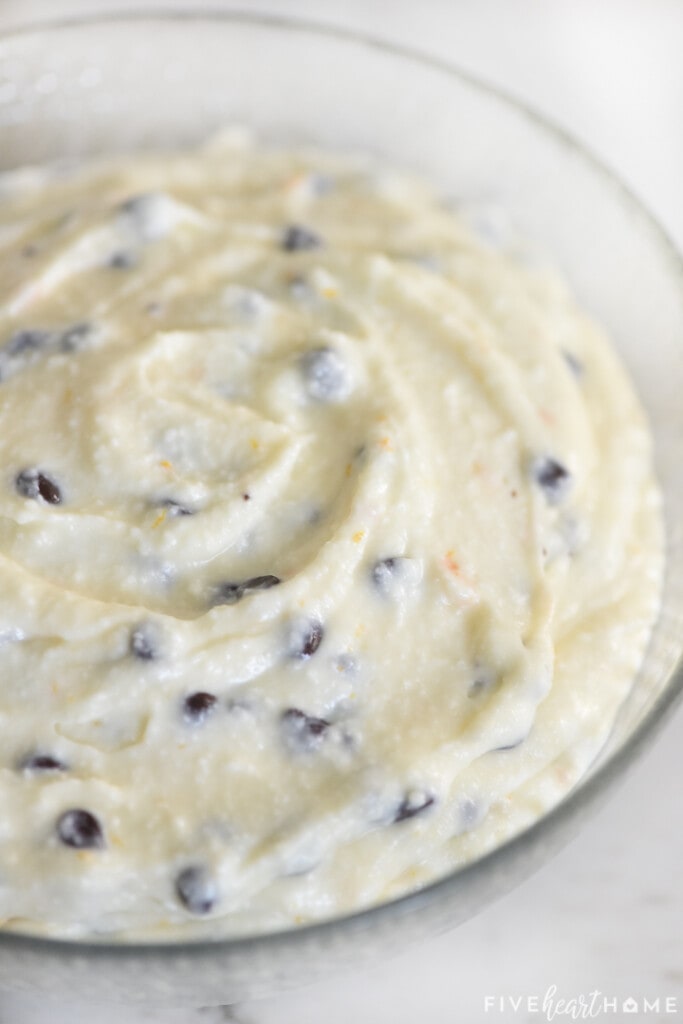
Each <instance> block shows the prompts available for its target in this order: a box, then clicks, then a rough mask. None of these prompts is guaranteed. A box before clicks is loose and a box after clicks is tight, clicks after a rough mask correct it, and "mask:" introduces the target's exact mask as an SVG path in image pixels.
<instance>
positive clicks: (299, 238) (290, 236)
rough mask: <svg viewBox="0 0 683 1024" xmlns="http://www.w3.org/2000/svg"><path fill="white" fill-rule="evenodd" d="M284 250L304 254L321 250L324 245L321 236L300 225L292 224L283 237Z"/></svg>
mask: <svg viewBox="0 0 683 1024" xmlns="http://www.w3.org/2000/svg"><path fill="white" fill-rule="evenodd" d="M281 244H282V248H283V249H284V250H285V252H304V251H306V250H310V249H319V248H320V247H321V245H322V244H323V240H322V238H321V237H320V235H318V234H316V232H315V231H311V229H310V228H305V227H302V226H301V225H300V224H290V225H289V227H288V228H286V229H285V232H284V234H283V236H282V243H281Z"/></svg>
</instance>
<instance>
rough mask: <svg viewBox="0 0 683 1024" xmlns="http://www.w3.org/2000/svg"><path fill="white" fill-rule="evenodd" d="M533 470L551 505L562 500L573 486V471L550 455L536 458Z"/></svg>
mask: <svg viewBox="0 0 683 1024" xmlns="http://www.w3.org/2000/svg"><path fill="white" fill-rule="evenodd" d="M532 472H533V475H534V479H535V480H536V483H537V484H539V486H540V487H541V488H542V489H543V491H544V493H545V496H546V498H547V500H548V501H549V502H550V504H551V505H556V504H558V502H560V501H562V499H563V498H564V497H565V496H566V494H567V492H568V491H569V489H570V487H571V484H572V477H571V473H570V472H569V470H568V469H566V468H565V467H564V466H563V465H562V463H561V462H558V461H557V459H551V458H550V457H549V456H540V457H539V458H537V459H534V460H533V463H532Z"/></svg>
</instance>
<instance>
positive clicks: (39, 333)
mask: <svg viewBox="0 0 683 1024" xmlns="http://www.w3.org/2000/svg"><path fill="white" fill-rule="evenodd" d="M51 337H52V335H51V334H50V332H49V331H43V330H38V329H29V330H21V331H16V333H15V334H13V335H12V337H11V338H10V339H9V341H8V342H7V344H6V345H5V352H6V353H7V355H9V356H19V355H25V353H27V352H38V351H39V350H40V349H42V348H45V346H46V345H47V344H48V342H49V341H50V339H51Z"/></svg>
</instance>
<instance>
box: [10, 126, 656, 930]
mask: <svg viewBox="0 0 683 1024" xmlns="http://www.w3.org/2000/svg"><path fill="white" fill-rule="evenodd" d="M0 248H1V251H2V268H3V272H2V274H1V275H0V806H1V807H2V814H1V815H0V923H1V924H2V926H3V927H4V928H6V929H14V930H23V931H29V932H38V933H42V934H48V935H55V936H65V937H96V936H108V937H110V938H121V939H122V940H126V939H128V940H130V939H140V938H144V939H166V938H168V939H176V938H180V937H184V936H185V937H186V936H195V935H196V936H199V935H203V936H221V935H237V934H245V933H259V932H264V931H272V930H278V929H283V928H289V927H292V926H293V925H300V924H305V923H308V922H311V921H315V920H319V919H323V918H329V917H333V916H338V915H342V914H345V913H348V912H351V911H354V910H358V909H360V908H364V907H368V906H370V905H373V904H377V903H378V902H381V901H386V900H389V899H392V898H394V897H397V896H399V895H401V894H403V893H405V892H407V891H409V890H412V889H415V888H418V887H421V886H423V885H425V884H426V883H428V882H430V881H432V880H434V879H436V878H438V877H439V876H442V875H444V874H445V873H447V872H449V871H452V870H454V869H456V868H458V867H459V866H462V865H463V864H466V863H467V862H470V861H472V860H474V859H475V858H478V857H481V856H482V855H483V854H485V853H486V852H488V851H490V850H491V849H493V848H494V847H496V846H498V845H500V844H501V843H503V842H504V841H505V840H507V839H508V838H509V837H511V836H512V835H513V834H515V833H518V832H519V831H520V830H522V829H524V828H525V827H527V826H529V825H530V824H531V823H533V822H534V821H535V820H537V819H538V818H539V817H540V816H542V815H543V814H544V813H545V812H547V811H548V810H549V808H551V807H552V806H553V805H555V804H556V803H557V802H558V801H559V800H560V799H561V798H562V796H563V795H564V794H566V793H567V792H568V791H569V790H570V789H571V787H572V786H574V785H575V783H576V782H577V780H579V779H580V777H581V776H582V774H584V773H585V772H586V770H587V768H588V767H589V765H590V763H591V761H592V760H593V759H594V758H595V756H596V755H597V753H598V752H599V750H600V748H601V745H603V744H604V742H605V740H606V738H607V736H608V733H609V731H610V728H611V727H612V725H613V723H614V720H615V716H616V714H617V712H618V709H619V706H620V704H621V703H622V702H623V700H624V698H625V697H626V695H627V694H628V692H629V689H630V687H631V685H632V683H633V680H634V677H635V675H636V673H637V672H638V668H639V665H640V663H641V660H642V658H643V655H644V651H645V647H646V644H647V640H648V636H649V632H650V630H651V627H652V624H653V622H654V619H655V617H656V614H657V609H658V600H659V591H660V579H661V574H662V566H663V533H662V525H661V513H660V498H659V492H658V489H657V486H656V484H655V481H654V477H653V469H652V460H651V439H650V435H649V432H648V426H647V424H646V421H645V417H644V414H643V411H642V409H641V406H640V404H639V401H638V399H637V398H636V395H635V392H634V388H633V386H632V385H631V383H630V382H629V380H628V378H627V375H626V372H625V371H624V369H623V367H622V365H621V364H620V362H619V359H618V358H617V356H616V355H615V353H614V351H613V350H612V348H611V347H610V344H609V343H608V341H607V340H606V339H605V337H604V336H603V334H602V333H601V331H600V330H599V329H598V328H597V327H596V326H595V325H594V324H593V323H592V322H591V321H590V319H588V318H587V317H586V315H584V313H582V312H581V310H580V309H579V308H577V306H576V304H575V302H574V300H573V299H572V297H571V296H570V295H569V294H568V292H567V290H566V288H565V286H564V285H563V284H562V282H561V281H560V280H559V279H558V278H557V277H556V276H555V275H553V273H552V272H549V271H546V270H543V269H540V268H538V267H536V268H533V267H532V266H529V265H527V266H525V265H523V261H520V260H519V259H513V258H512V257H511V256H510V255H509V254H508V253H507V252H506V251H503V250H501V249H500V248H495V247H493V246H492V245H490V244H488V243H487V242H486V241H485V240H483V239H482V238H480V237H478V236H477V235H476V233H475V232H473V231H471V230H470V229H469V228H467V227H466V226H465V223H464V221H463V220H462V219H460V218H459V217H458V215H457V214H456V212H454V210H453V204H451V205H450V206H448V205H444V204H442V203H441V202H440V201H438V200H437V198H436V197H435V196H434V195H433V194H432V193H431V191H430V190H429V188H428V187H427V186H425V185H423V184H421V183H419V182H416V181H414V180H412V179H410V178H408V177H406V176H403V175H401V174H397V173H394V172H391V171H388V170H385V169H381V168H378V167H376V166H374V165H373V164H371V163H370V162H369V161H366V160H363V159H360V158H342V157H338V156H334V155H330V154H326V153H322V152H315V151H312V150H311V151H304V150H301V151H279V150H269V149H266V148H261V147H259V146H255V145H253V144H251V143H249V142H248V141H245V140H244V139H242V138H241V137H238V136H227V137H225V138H224V139H223V140H222V141H220V140H219V141H216V142H214V143H212V144H209V145H207V146H205V147H204V148H202V149H198V150H195V151H187V152H178V153H171V154H168V153H166V154H163V155H134V156H128V157H117V158H111V159H106V160H100V161H98V162H94V163H92V164H85V165H82V166H74V167H55V168H54V169H52V170H47V171H45V170H30V169H26V170H22V171H19V172H13V173H11V174H8V175H5V176H4V177H3V178H2V179H1V181H0Z"/></svg>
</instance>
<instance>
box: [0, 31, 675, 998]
mask: <svg viewBox="0 0 683 1024" xmlns="http://www.w3.org/2000/svg"><path fill="white" fill-rule="evenodd" d="M226 124H248V125H251V126H253V128H254V129H255V130H256V133H257V134H258V135H259V136H261V137H262V138H263V139H265V140H268V141H275V142H283V143H301V142H315V143H317V144H322V145H324V146H328V147H332V148H335V149H338V150H342V151H344V150H360V151H365V152H368V153H371V154H375V155H376V156H378V157H380V158H381V159H382V160H384V161H386V162H388V163H390V164H392V165H395V166H397V167H401V168H404V169H406V170H408V171H413V172H417V173H418V174H420V175H423V176H424V177H425V178H427V179H429V180H431V182H432V183H433V184H434V185H435V186H436V188H437V189H438V190H439V191H440V192H441V193H442V194H443V195H444V196H446V197H449V198H455V199H457V200H459V201H461V202H465V203H466V204H467V205H468V206H469V207H470V208H478V207H479V208H487V207H489V206H490V205H491V204H493V205H494V206H495V207H496V208H501V209H503V210H504V211H505V212H506V214H508V215H509V217H510V218H511V221H512V223H514V225H515V226H516V228H517V229H518V231H519V233H520V235H521V236H523V237H525V238H526V239H528V240H529V241H530V243H531V244H532V245H533V247H534V248H535V249H536V250H538V251H539V252H542V253H544V254H545V255H547V257H548V258H549V259H550V261H551V262H552V263H553V264H555V265H556V266H557V267H558V268H559V269H560V271H561V272H562V273H563V274H564V275H565V276H566V277H567V279H568V280H569V281H570V283H571V285H572V287H573V289H574V291H575V293H576V295H577V296H578V298H579V300H580V302H581V303H582V304H583V305H584V306H585V307H586V308H587V309H588V310H590V311H591V312H592V313H593V315H594V316H595V317H596V318H597V319H598V320H599V321H600V322H601V323H602V324H603V325H604V326H605V327H606V328H607V329H608V331H609V332H610V333H611V335H612V337H613V338H614V340H615V342H616V344H617V346H618V348H619V350H620V352H621V355H622V357H623V359H624V361H625V363H626V364H627V366H628V367H629V369H630V371H631V374H632V376H633V379H634V380H635V383H636V386H637V388H638V390H639V392H640V395H641V398H642V400H643V402H644V404H645V406H646V408H647V410H648V413H649V416H650V421H651V424H652V429H653V431H654V436H655V448H656V463H657V472H658V474H659V479H660V481H661V484H662V487H663V490H664V494H665V514H666V523H667V543H668V557H667V566H668V570H667V578H666V584H665V592H664V600H663V607H662V612H661V615H660V617H659V621H658V623H657V626H656V629H655V632H654V635H653V638H652V642H651V644H650V648H649V652H648V655H647V658H646V661H645V664H644V666H643V669H642V671H641V673H640V675H639V677H638V679H637V681H636V684H635V686H634V688H633V692H632V694H631V696H630V698H629V700H628V702H627V704H626V705H625V707H624V708H623V711H622V713H621V715H620V718H619V721H618V722H617V724H616V726H615V729H614V731H613V734H612V736H611V738H610V741H609V743H608V745H607V747H606V748H605V750H604V751H603V753H602V755H601V756H600V758H599V760H598V762H597V763H596V765H595V766H594V768H593V770H592V771H591V773H590V775H589V777H587V778H586V779H584V780H583V781H582V782H581V783H580V784H579V785H578V786H577V787H576V788H575V789H574V791H573V792H572V793H570V794H569V795H568V796H567V797H566V798H565V799H564V801H563V802H562V803H561V804H560V805H558V806H557V807H556V808H555V809H554V810H553V811H552V812H551V813H549V814H547V815H546V816H545V817H544V818H542V819H541V820H540V821H538V822H537V823H536V824H535V825H533V826H532V827H531V828H529V829H527V830H526V831H525V832H523V833H522V834H520V835H518V836H517V837H516V838H514V839H512V840H511V841H509V842H507V843H505V845H503V846H501V847H499V848H498V849H497V850H495V851H494V852H493V853H490V854H488V855H487V856H485V857H482V858H481V859H479V860H478V861H476V862H474V863H471V864H469V865H467V866H466V867H464V868H461V869H460V870H458V871H455V872H453V873H452V874H450V875H448V876H447V877H445V878H443V879H440V880H438V881H436V882H434V883H433V884H431V885H428V886H427V887H425V888H423V889H422V890H420V891H419V892H415V893H411V894H409V895H407V896H404V897H403V898H401V899H397V900H394V901H393V902H390V903H386V904H383V905H381V906H379V907H376V908H373V909H370V910H366V911H363V912H359V913H356V914H353V915H351V916H348V917H344V918H341V919H336V920H331V921H327V922H324V923H322V924H316V925H313V926H308V927H301V928H297V929H295V930H290V931H286V932H281V933H277V934H270V935H257V936H254V937H249V938H239V939H235V940H227V941H226V940H219V941H215V942H206V941H201V942H195V943H188V942H183V943H173V944H170V943H169V944H167V945H158V944H157V945H150V944H147V945H139V944H138V945H132V944H128V945H122V944H118V945H114V944H112V943H106V942H99V941H97V942H92V943H84V942H68V941H57V940H53V939H42V938H33V937H29V936H19V935H15V934H11V933H8V932H0V988H1V987H4V988H5V989H8V988H14V989H23V990H32V991H42V992H45V993H50V994H51V995H52V996H55V997H63V998H66V997H71V998H73V997H74V996H77V997H78V998H80V999H100V1000H106V1001H109V1002H146V1003H156V1004H165V1003H166V1004H173V1005H175V1006H178V1005H182V1004H186V1005H197V1006H198V1005H209V1004H212V1003H226V1002H235V1001H238V1000H242V999H245V998H251V997H258V996H262V995H265V994H268V993H273V992H276V991H278V990H281V989H284V988H285V987H288V986H292V985H295V984H298V983H303V982H306V981H311V980H313V979H314V978H316V977H318V976H320V974H321V973H323V972H325V971H330V970H333V969H336V968H339V967H342V966H344V965H346V966H350V965H354V964H358V963H360V962H363V961H368V960H373V959H376V958H377V957H379V956H380V955H384V954H386V953H388V952H390V951H391V950H395V949H397V948H399V947H401V946H404V945H405V944H406V943H408V942H411V941H412V942H414V941H416V940H418V939H419V938H421V937H423V936H427V935H430V934H433V933H435V932H436V931H438V930H443V929H445V928H448V927H452V926H453V925H455V924H457V923H458V922H460V921H463V920H465V919H466V918H467V917H469V916H471V915H473V914H475V913H476V912H477V911H478V910H479V909H480V908H481V907H482V906H483V905H484V904H485V903H487V902H488V901H490V900H491V899H493V898H494V897H495V896H497V895H499V894H501V893H503V892H504V891H506V890H508V889H510V888H511V887H512V886H513V885H515V884H517V883H518V882H519V881H521V880H522V879H523V878H524V877H525V876H527V875H528V874H529V873H530V872H531V871H533V869H534V868H536V867H537V866H539V865H540V864H541V863H542V862H543V861H545V860H546V859H547V858H548V857H549V856H550V855H551V853H553V852H554V851H555V850H556V849H558V848H559V846H560V845H562V843H563V842H564V841H565V840H566V839H568V838H569V837H570V836H571V835H572V834H573V833H574V832H575V831H576V829H577V828H578V826H579V825H580V824H581V821H582V820H583V819H584V818H585V817H586V816H587V815H588V813H589V811H590V810H592V808H593V807H594V806H595V805H596V804H597V803H598V801H599V800H600V799H601V798H602V797H603V796H604V795H605V793H606V792H607V791H608V790H609V789H610V788H611V787H612V786H613V785H614V784H615V783H616V782H617V780H618V779H619V778H620V777H621V776H622V775H623V774H624V772H625V770H626V769H627V768H628V767H629V765H630V764H631V763H632V762H633V761H634V760H635V759H636V758H637V756H638V754H639V753H640V751H641V750H642V749H643V747H644V746H645V745H646V743H648V742H649V741H650V740H651V739H652V737H653V736H654V734H655V731H656V727H657V726H658V725H659V723H661V721H662V720H663V719H664V717H665V715H666V714H667V713H669V712H670V711H671V710H672V708H673V706H674V704H675V702H676V699H677V698H678V697H679V696H680V694H681V690H682V689H683V668H682V665H681V648H682V640H683V584H682V581H683V458H681V455H682V449H683V444H682V439H683V404H682V403H681V401H680V395H681V394H682V393H683V267H682V264H681V259H680V257H679V256H678V255H677V254H676V252H675V250H674V249H673V247H672V246H671V244H670V243H669V241H668V240H667V238H666V237H665V235H664V233H663V232H662V231H661V229H660V228H659V227H658V226H657V225H656V224H655V223H654V222H653V221H652V220H651V219H650V217H649V216H648V215H647V214H646V213H645V212H644V210H643V209H642V208H641V207H640V206H639V205H638V203H637V202H636V200H635V199H634V198H633V196H631V195H630V194H629V192H628V191H627V189H626V188H624V186H623V185H621V184H620V183H619V182H618V181H617V180H616V179H615V178H614V177H613V176H612V175H611V174H609V173H608V172H607V171H606V170H605V169H604V168H603V167H602V166H600V165H599V164H598V163H597V162H596V161H595V160H594V159H593V158H592V157H590V156H589V155H587V154H586V153H585V152H584V151H583V150H582V149H581V148H580V147H579V146H577V145H576V143H574V142H573V141H572V140H571V139H570V138H569V137H568V136H566V135H565V134H564V133H563V132H562V131H560V130H558V129H557V128H555V127H553V126H552V125H550V124H548V123H547V122H545V121H543V120H542V119H540V118H539V117H537V116H536V115H535V114H533V113H532V112H531V111H529V110H527V109H526V108H524V107H523V106H521V105H519V104H517V103H515V102H513V101H512V100H511V99H509V98H508V97H506V96H504V95H503V94H501V93H500V92H499V91H497V90H494V89H491V88H489V87H487V86H484V85H482V84H480V83H478V82H476V81H474V80H473V79H472V78H470V77H469V76H468V75H464V74H462V73H460V72H458V71H456V70H454V69H453V68H451V67H448V66H446V65H444V64H442V63H439V62H437V61H434V60H429V59H426V58H424V57H420V56H419V55H416V54H413V53H409V52H407V51H404V50H401V49H399V48H397V47H395V46H389V45H387V44H386V43H383V42H381V41H379V40H376V39H369V38H365V37H361V36H357V35H354V34H352V33H349V32H342V31H338V30H334V29H329V28H323V27H321V26H316V25H312V24H306V23H302V22H295V21H290V20H286V19H283V18H280V17H265V16H260V15H256V16H251V15H247V14H231V13H223V14H220V13H197V12H192V13H169V14H165V15H158V14H155V15H151V14H150V15H147V14H138V15H135V16H131V15H125V16H122V17H118V16H115V15H114V16H106V17H96V18H92V19H84V20H78V21H70V22H63V23H59V24H56V23H55V24H50V25H44V26H42V27H39V28H34V29H31V30H29V31H25V32H21V31H20V32H15V33H12V34H10V35H7V36H5V37H3V38H1V39H0V131H1V132H2V147H1V149H0V166H2V167H14V166H18V165H21V164H26V163H36V162H42V161H52V160H55V159H56V158H62V157H64V158H79V157H83V156H88V155H91V154H95V153H100V152H106V151H114V150H132V149H139V148H152V147H157V148H158V147H168V146H177V145H191V144H193V143H197V142H200V141H201V140H203V139H205V138H206V136H207V135H209V134H210V133H211V132H212V131H213V130H215V129H218V128H220V127H222V126H224V125H226Z"/></svg>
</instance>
